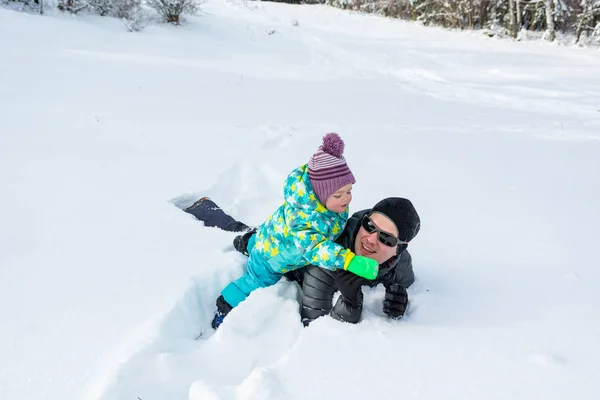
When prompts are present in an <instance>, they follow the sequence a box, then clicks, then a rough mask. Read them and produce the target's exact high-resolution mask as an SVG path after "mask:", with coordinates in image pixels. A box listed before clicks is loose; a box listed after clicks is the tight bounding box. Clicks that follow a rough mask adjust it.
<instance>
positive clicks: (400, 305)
mask: <svg viewBox="0 0 600 400" xmlns="http://www.w3.org/2000/svg"><path fill="white" fill-rule="evenodd" d="M414 281H415V275H414V272H413V268H412V257H411V255H410V253H409V252H408V251H406V250H405V251H404V252H403V253H402V254H401V255H400V257H399V258H398V261H397V263H396V265H395V267H394V269H393V270H392V271H390V273H389V275H388V276H386V279H384V281H383V285H384V286H385V298H384V300H383V312H384V313H385V314H386V315H387V316H388V317H390V318H395V319H399V318H402V316H403V315H404V313H405V312H406V309H407V307H408V293H407V291H406V288H408V287H409V286H410V285H412V284H413V282H414Z"/></svg>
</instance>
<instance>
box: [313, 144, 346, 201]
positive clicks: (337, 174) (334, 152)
mask: <svg viewBox="0 0 600 400" xmlns="http://www.w3.org/2000/svg"><path fill="white" fill-rule="evenodd" d="M343 153H344V141H343V140H342V138H340V136H339V135H338V134H337V133H328V134H327V135H325V136H323V144H322V145H321V146H319V150H317V152H316V153H315V154H313V156H312V157H311V158H310V160H309V161H308V177H309V178H310V183H311V184H312V187H313V189H314V191H315V194H316V195H317V198H318V199H319V201H320V202H321V203H322V204H323V205H324V204H325V202H326V201H327V199H328V198H329V196H331V194H332V193H335V192H336V191H337V190H339V189H340V188H341V187H344V186H346V185H348V184H350V183H352V184H354V183H356V179H354V175H352V171H350V168H348V164H346V159H345V158H344V156H343V155H342V154H343Z"/></svg>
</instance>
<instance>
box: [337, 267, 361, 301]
mask: <svg viewBox="0 0 600 400" xmlns="http://www.w3.org/2000/svg"><path fill="white" fill-rule="evenodd" d="M366 284H367V280H366V279H364V278H361V277H360V276H358V275H354V274H353V273H352V272H349V271H344V270H338V271H336V274H335V286H336V288H337V289H338V290H339V291H340V293H341V294H342V297H343V298H344V300H345V301H346V303H348V304H349V305H350V306H352V307H354V308H359V307H362V299H363V297H362V290H361V286H362V285H366Z"/></svg>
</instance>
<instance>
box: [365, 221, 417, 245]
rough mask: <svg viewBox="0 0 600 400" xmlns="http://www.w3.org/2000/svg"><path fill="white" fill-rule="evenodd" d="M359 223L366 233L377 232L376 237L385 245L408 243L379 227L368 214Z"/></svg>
mask: <svg viewBox="0 0 600 400" xmlns="http://www.w3.org/2000/svg"><path fill="white" fill-rule="evenodd" d="M360 224H361V225H362V227H363V228H365V231H367V233H373V232H377V239H378V240H379V241H380V242H381V243H383V244H384V245H386V246H389V247H396V246H397V245H398V244H403V245H408V242H401V241H399V240H398V238H397V237H395V236H394V235H392V234H390V233H387V232H385V231H382V230H381V229H379V228H378V227H377V225H375V223H374V222H373V220H372V219H371V217H370V216H369V215H365V216H364V217H363V219H362V220H361V221H360Z"/></svg>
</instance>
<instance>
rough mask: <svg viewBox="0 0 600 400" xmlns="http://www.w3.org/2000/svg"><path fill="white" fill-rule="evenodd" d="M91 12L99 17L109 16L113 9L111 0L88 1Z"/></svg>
mask: <svg viewBox="0 0 600 400" xmlns="http://www.w3.org/2000/svg"><path fill="white" fill-rule="evenodd" d="M88 4H89V6H90V9H91V11H92V12H93V13H94V14H98V15H101V16H105V15H110V14H111V12H112V9H113V0H88Z"/></svg>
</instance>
